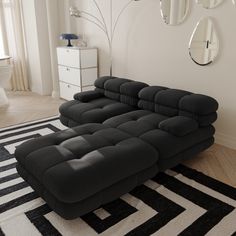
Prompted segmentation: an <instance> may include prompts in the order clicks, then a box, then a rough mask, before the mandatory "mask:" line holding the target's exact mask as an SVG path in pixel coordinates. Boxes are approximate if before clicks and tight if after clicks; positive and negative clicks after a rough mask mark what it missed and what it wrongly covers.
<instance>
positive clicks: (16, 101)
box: [0, 93, 236, 187]
mask: <svg viewBox="0 0 236 236" xmlns="http://www.w3.org/2000/svg"><path fill="white" fill-rule="evenodd" d="M9 99H10V105H9V106H8V107H6V108H0V128H2V127H7V126H10V125H16V124H20V123H24V122H28V121H34V120H38V119H42V118H47V117H50V116H54V115H58V107H59V106H60V104H62V103H63V102H64V101H62V100H58V99H52V98H51V97H47V96H40V95H37V94H34V93H9ZM184 164H185V165H187V166H189V167H192V168H194V169H197V170H199V171H201V172H203V173H205V174H206V175H208V176H211V177H213V178H216V179H218V180H220V181H222V182H224V183H227V184H229V185H231V186H234V187H236V150H232V149H229V148H226V147H224V146H221V145H218V144H215V145H214V146H212V147H211V148H210V149H208V150H207V151H205V152H203V153H201V154H199V155H198V156H196V157H195V158H193V159H191V160H189V161H186V162H185V163H184Z"/></svg>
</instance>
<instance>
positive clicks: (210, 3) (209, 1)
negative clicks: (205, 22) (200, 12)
mask: <svg viewBox="0 0 236 236" xmlns="http://www.w3.org/2000/svg"><path fill="white" fill-rule="evenodd" d="M196 1H197V3H198V4H200V5H202V7H204V8H207V9H211V8H215V7H217V6H219V5H220V4H221V3H222V2H223V1H224V0H196Z"/></svg>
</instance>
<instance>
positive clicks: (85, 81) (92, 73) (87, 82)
mask: <svg viewBox="0 0 236 236" xmlns="http://www.w3.org/2000/svg"><path fill="white" fill-rule="evenodd" d="M81 75H82V79H81V82H82V87H83V86H91V85H94V82H95V80H96V79H97V78H98V69H97V68H89V69H82V70H81Z"/></svg>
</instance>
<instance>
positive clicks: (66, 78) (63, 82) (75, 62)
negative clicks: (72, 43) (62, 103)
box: [57, 47, 98, 100]
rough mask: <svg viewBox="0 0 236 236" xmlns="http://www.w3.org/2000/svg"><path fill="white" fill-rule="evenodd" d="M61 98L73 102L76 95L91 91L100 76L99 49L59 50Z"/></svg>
mask: <svg viewBox="0 0 236 236" xmlns="http://www.w3.org/2000/svg"><path fill="white" fill-rule="evenodd" d="M57 59H58V71H59V82H60V97H61V98H63V99H65V100H72V99H73V96H74V94H75V93H78V92H82V91H87V90H91V89H92V88H93V84H94V81H95V80H96V79H97V75H98V67H97V65H98V62H97V49H96V48H78V47H72V48H68V47H58V48H57Z"/></svg>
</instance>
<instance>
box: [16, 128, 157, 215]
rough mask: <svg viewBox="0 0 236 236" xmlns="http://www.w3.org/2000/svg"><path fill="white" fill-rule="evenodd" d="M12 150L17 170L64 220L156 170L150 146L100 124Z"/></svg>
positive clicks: (142, 179)
mask: <svg viewBox="0 0 236 236" xmlns="http://www.w3.org/2000/svg"><path fill="white" fill-rule="evenodd" d="M15 155H16V159H17V161H18V164H17V170H18V172H19V173H20V175H21V176H22V177H23V178H24V179H25V180H26V181H27V182H28V183H29V184H30V185H31V186H32V187H33V188H34V189H35V190H36V192H38V193H39V195H40V196H41V197H42V198H43V199H44V200H45V201H46V202H47V203H48V204H49V206H50V207H51V208H52V209H53V210H54V211H55V212H57V213H58V214H59V215H61V216H62V217H64V218H65V219H73V218H76V217H79V216H81V215H84V214H86V213H88V212H90V211H91V210H94V209H96V208H98V207H99V206H101V205H102V204H105V203H107V202H110V201H112V200H114V199H116V198H118V197H120V196H121V195H123V194H125V193H127V192H129V191H130V190H132V189H133V188H134V187H136V186H137V185H139V184H141V183H143V182H144V181H146V180H147V179H149V178H152V177H153V176H154V175H155V174H156V173H157V171H158V169H157V161H158V153H157V151H156V150H155V148H153V147H152V146H151V145H150V144H148V143H146V142H144V141H142V140H141V139H139V138H136V137H132V136H130V135H129V134H127V133H125V132H123V131H121V130H118V129H115V128H110V127H108V126H106V125H103V124H87V125H82V126H79V127H76V128H73V129H68V130H65V131H61V132H58V133H55V134H50V135H47V136H44V137H41V138H38V139H35V140H30V141H28V142H26V143H24V144H23V145H21V146H20V147H18V148H17V150H16V153H15ZM144 157H145V158H144Z"/></svg>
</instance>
